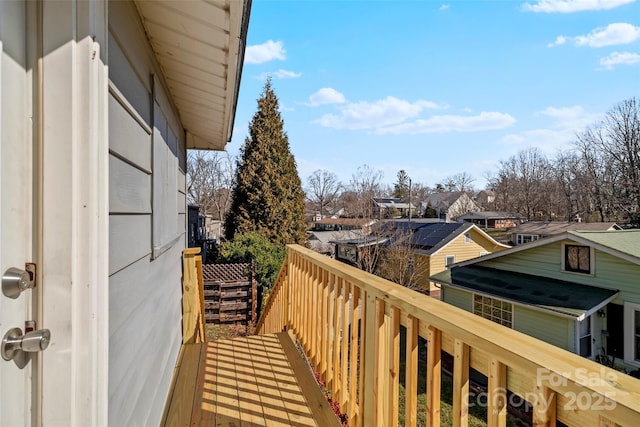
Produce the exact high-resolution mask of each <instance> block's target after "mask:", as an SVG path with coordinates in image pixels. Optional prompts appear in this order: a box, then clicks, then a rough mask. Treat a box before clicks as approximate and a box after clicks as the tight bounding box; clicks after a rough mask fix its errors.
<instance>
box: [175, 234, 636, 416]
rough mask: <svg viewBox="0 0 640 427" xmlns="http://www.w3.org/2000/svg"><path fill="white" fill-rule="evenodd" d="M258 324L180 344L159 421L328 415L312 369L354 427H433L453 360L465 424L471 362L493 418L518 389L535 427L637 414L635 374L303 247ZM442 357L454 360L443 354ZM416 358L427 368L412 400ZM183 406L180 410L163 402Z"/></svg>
mask: <svg viewBox="0 0 640 427" xmlns="http://www.w3.org/2000/svg"><path fill="white" fill-rule="evenodd" d="M190 260H191V255H185V273H184V274H185V290H186V291H185V304H187V305H189V304H190V303H189V302H188V301H189V300H191V296H190V295H188V294H189V292H191V293H194V292H195V294H196V295H197V292H196V291H197V286H194V285H193V283H196V282H197V271H198V270H197V266H196V264H195V262H191V261H190ZM187 288H188V290H187ZM194 301H197V299H195V300H194ZM198 305H199V304H198V303H195V304H192V305H191V308H189V307H185V310H184V311H185V333H186V338H187V341H185V342H188V340H189V339H192V338H193V337H194V336H195V337H197V336H198V335H201V334H202V332H194V331H198V330H199V329H200V328H202V322H201V321H199V320H198V315H197V312H198ZM193 313H196V314H195V315H192V314H193ZM189 319H193V321H190V320H189ZM202 330H203V329H202ZM285 331H286V333H283V332H285ZM256 334H257V335H256V336H252V337H247V338H246V339H239V340H233V341H223V342H214V343H208V344H187V345H184V346H183V350H182V352H181V359H180V362H179V366H178V367H177V368H176V375H175V378H174V387H173V390H172V392H171V394H170V399H169V400H168V402H169V403H170V404H169V405H168V409H166V410H165V411H166V412H167V413H165V421H166V420H169V419H170V418H168V416H169V415H168V414H174V415H170V416H173V417H175V418H171V419H172V420H173V421H175V422H173V421H172V422H170V423H167V424H166V425H178V424H182V423H184V424H188V423H195V424H206V423H205V422H203V421H202V420H203V419H206V417H216V418H215V419H216V420H217V421H216V423H218V421H221V422H222V424H223V425H231V423H235V424H237V423H238V420H240V421H242V423H244V422H248V423H249V422H250V423H254V424H259V425H273V424H280V425H314V424H315V425H323V426H324V425H327V424H326V423H328V422H329V421H328V420H331V422H333V423H336V422H337V420H336V419H335V418H331V415H327V413H328V411H329V409H328V407H327V406H326V400H324V397H323V396H322V394H321V391H320V389H319V388H318V386H317V383H316V382H315V380H314V379H313V377H312V376H311V374H310V370H309V369H308V367H309V365H310V367H311V368H312V369H313V371H314V372H315V374H316V376H317V377H318V378H319V379H320V380H321V382H322V383H323V384H324V385H325V393H327V394H329V395H330V396H331V398H332V399H333V401H335V402H336V404H337V406H339V408H340V411H341V412H342V413H343V414H344V417H345V418H346V420H347V423H348V425H352V426H397V425H399V419H403V421H404V425H409V426H414V425H417V423H418V413H419V412H423V413H425V414H426V424H427V425H429V426H439V425H440V424H441V401H442V399H443V398H444V397H445V396H444V395H443V393H442V390H441V379H442V376H443V375H447V370H450V371H452V372H451V376H452V385H453V392H452V396H451V401H452V407H453V410H452V414H453V415H452V423H453V425H454V426H466V425H468V423H469V417H470V405H475V404H477V400H472V399H469V397H470V396H474V393H473V388H472V381H471V380H470V373H471V372H472V370H475V371H477V372H478V373H480V374H483V375H484V376H486V378H487V384H486V392H485V396H484V399H483V400H482V402H483V403H484V405H485V406H486V419H487V425H489V426H505V425H506V422H507V412H508V407H509V404H510V403H512V399H513V396H514V395H515V396H518V397H519V398H520V400H519V402H525V401H526V404H527V405H529V406H530V408H531V424H532V425H534V426H555V425H556V424H557V423H559V422H561V423H564V424H565V425H568V426H580V427H583V426H585V427H586V426H609V427H615V426H635V425H638V423H640V382H639V381H638V380H637V379H634V378H631V377H629V376H627V375H624V374H621V373H619V372H617V371H614V370H611V369H609V368H606V367H604V366H602V365H599V364H596V363H594V362H592V361H590V360H587V359H584V358H581V357H579V356H577V355H575V354H572V353H569V352H567V351H564V350H561V349H559V348H557V347H554V346H552V345H550V344H547V343H544V342H541V341H539V340H536V339H534V338H531V337H529V336H526V335H523V334H521V333H519V332H516V331H513V330H511V329H508V328H505V327H502V326H499V325H497V324H495V323H493V322H490V321H488V320H485V319H482V318H479V317H478V316H475V315H473V314H471V313H468V312H466V311H463V310H460V309H457V308H455V307H453V306H450V305H447V304H445V303H442V302H441V301H437V300H434V299H432V298H429V297H427V296H424V295H422V294H418V293H416V292H413V291H411V290H408V289H406V288H403V287H401V286H398V285H396V284H393V283H391V282H388V281H386V280H384V279H382V278H379V277H377V276H373V275H370V274H368V273H365V272H363V271H361V270H358V269H356V268H352V267H350V266H347V265H345V264H342V263H339V262H337V261H335V260H332V259H330V258H328V257H325V256H323V255H319V254H317V253H315V252H312V251H310V250H308V249H306V248H303V247H301V246H296V245H292V246H289V247H288V255H287V259H286V260H285V263H284V265H283V267H282V270H281V271H280V274H279V276H278V279H277V281H276V283H275V284H274V287H273V290H272V292H271V294H270V296H269V299H268V301H267V304H266V306H265V309H264V313H263V315H262V317H261V319H260V321H259V323H258V325H257V327H256ZM401 336H402V337H403V339H402V340H401ZM291 339H292V340H293V341H291ZM420 339H422V340H423V342H426V343H427V346H426V353H423V352H421V351H420V350H421V348H420V346H419V341H420ZM295 344H298V348H299V349H300V351H298V350H297V348H296V346H295ZM401 345H402V348H401ZM301 353H302V354H301ZM447 354H448V355H451V356H452V360H453V364H452V366H451V367H449V366H444V365H446V364H445V363H443V362H444V361H445V358H447V357H448V356H447ZM401 355H402V360H401ZM419 359H420V360H419ZM307 361H308V365H307ZM419 365H420V366H422V367H425V366H426V380H424V382H425V383H426V403H424V404H420V405H419V403H418V399H417V394H418V382H419V375H422V374H419V373H418V372H419V371H418V366H419ZM185 372H186V373H188V375H186V376H184V377H183V379H184V381H183V380H181V376H182V374H183V373H185ZM401 380H402V384H403V386H404V387H403V389H404V398H403V399H402V401H403V403H404V409H403V413H402V414H400V413H399V408H400V407H401V405H399V403H398V402H399V396H400V389H401V387H400V383H401ZM319 396H320V397H319ZM278 399H282V400H278ZM303 400H304V402H303ZM179 402H182V403H183V405H184V408H186V409H184V408H183V409H177V412H171V411H172V408H171V406H172V404H173V403H179ZM261 405H262V406H261ZM420 406H421V407H420ZM176 408H178V407H176ZM242 411H245V412H246V414H245V416H244V418H243V416H242V415H241V414H242V413H243V412H242ZM247 411H248V412H247ZM175 414H177V415H175ZM193 417H196V418H193ZM197 417H200V418H197ZM225 417H228V418H225ZM321 417H327V418H321ZM225 420H227V421H229V422H227V421H225ZM178 421H180V422H178ZM307 423H309V424H307Z"/></svg>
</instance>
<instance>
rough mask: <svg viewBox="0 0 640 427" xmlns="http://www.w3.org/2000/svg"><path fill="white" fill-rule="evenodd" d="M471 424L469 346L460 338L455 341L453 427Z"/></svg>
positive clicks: (464, 426)
mask: <svg viewBox="0 0 640 427" xmlns="http://www.w3.org/2000/svg"><path fill="white" fill-rule="evenodd" d="M468 425H469V346H468V345H467V344H465V343H464V342H462V341H460V340H459V339H456V340H455V343H454V362H453V427H466V426H468Z"/></svg>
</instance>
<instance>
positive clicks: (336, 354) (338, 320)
mask: <svg viewBox="0 0 640 427" xmlns="http://www.w3.org/2000/svg"><path fill="white" fill-rule="evenodd" d="M343 283H344V279H343V278H342V277H338V278H337V280H336V301H335V304H336V309H335V321H334V323H333V324H334V329H333V334H334V335H333V338H334V340H335V343H334V345H333V359H332V360H333V366H334V371H333V389H332V390H333V398H334V399H335V400H336V401H337V402H340V342H341V341H340V339H341V330H340V327H341V325H342V317H343V316H342V299H343V295H342V284H343Z"/></svg>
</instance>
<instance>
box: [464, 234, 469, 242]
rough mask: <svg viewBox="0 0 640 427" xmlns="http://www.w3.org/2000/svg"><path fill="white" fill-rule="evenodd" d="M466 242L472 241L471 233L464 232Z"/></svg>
mask: <svg viewBox="0 0 640 427" xmlns="http://www.w3.org/2000/svg"><path fill="white" fill-rule="evenodd" d="M464 242H465V243H471V235H470V234H469V233H464Z"/></svg>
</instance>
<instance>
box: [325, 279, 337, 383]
mask: <svg viewBox="0 0 640 427" xmlns="http://www.w3.org/2000/svg"><path fill="white" fill-rule="evenodd" d="M328 304H329V317H328V319H327V320H328V322H327V339H328V343H327V390H333V381H334V380H333V375H334V370H335V366H334V364H333V345H334V343H335V339H334V337H333V334H334V333H335V327H334V325H335V317H336V316H335V309H336V281H335V276H334V274H333V273H329V301H328Z"/></svg>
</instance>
